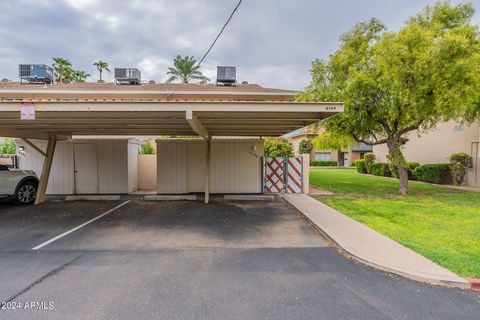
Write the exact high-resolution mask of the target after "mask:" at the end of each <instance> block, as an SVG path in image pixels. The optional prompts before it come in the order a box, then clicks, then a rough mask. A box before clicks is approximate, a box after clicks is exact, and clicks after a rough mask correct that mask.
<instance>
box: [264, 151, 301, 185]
mask: <svg viewBox="0 0 480 320" xmlns="http://www.w3.org/2000/svg"><path fill="white" fill-rule="evenodd" d="M264 180H265V182H264V185H265V188H264V189H265V192H268V193H279V192H285V193H302V192H303V157H302V156H297V157H292V158H283V157H271V158H270V157H268V158H265V177H264Z"/></svg>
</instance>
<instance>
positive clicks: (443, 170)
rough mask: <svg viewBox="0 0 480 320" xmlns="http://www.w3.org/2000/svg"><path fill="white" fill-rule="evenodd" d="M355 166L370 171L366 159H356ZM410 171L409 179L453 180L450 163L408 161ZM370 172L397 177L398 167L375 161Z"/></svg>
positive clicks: (437, 181) (407, 167)
mask: <svg viewBox="0 0 480 320" xmlns="http://www.w3.org/2000/svg"><path fill="white" fill-rule="evenodd" d="M355 167H356V168H357V172H359V173H368V172H367V167H366V165H365V160H363V159H362V160H357V161H355ZM405 168H406V169H407V171H408V179H409V180H419V181H424V182H429V183H436V184H449V183H451V181H452V178H451V173H450V168H449V165H448V163H433V164H424V165H420V164H419V163H418V162H408V163H407V164H406V165H405ZM370 174H373V175H376V176H383V177H391V176H394V177H397V178H398V168H397V167H396V166H391V165H390V164H388V163H384V162H377V163H373V164H372V165H371V168H370Z"/></svg>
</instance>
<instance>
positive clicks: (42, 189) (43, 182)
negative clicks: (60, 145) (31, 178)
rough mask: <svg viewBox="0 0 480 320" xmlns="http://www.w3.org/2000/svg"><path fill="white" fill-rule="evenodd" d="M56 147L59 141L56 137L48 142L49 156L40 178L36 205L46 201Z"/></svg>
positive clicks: (44, 161) (44, 163)
mask: <svg viewBox="0 0 480 320" xmlns="http://www.w3.org/2000/svg"><path fill="white" fill-rule="evenodd" d="M56 145H57V140H55V137H53V138H52V139H50V140H48V144H47V154H46V157H45V159H44V160H43V168H42V175H41V176H40V183H39V184H38V189H37V196H36V198H35V205H37V204H40V203H42V202H44V201H45V193H46V192H47V185H48V178H49V177H50V169H51V168H52V162H53V156H54V154H55V146H56Z"/></svg>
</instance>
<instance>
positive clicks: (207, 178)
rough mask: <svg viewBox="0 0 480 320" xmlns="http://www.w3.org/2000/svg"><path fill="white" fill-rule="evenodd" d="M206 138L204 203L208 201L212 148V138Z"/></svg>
mask: <svg viewBox="0 0 480 320" xmlns="http://www.w3.org/2000/svg"><path fill="white" fill-rule="evenodd" d="M206 140H207V161H206V164H205V203H208V202H209V201H210V153H211V149H212V139H210V138H209V139H206Z"/></svg>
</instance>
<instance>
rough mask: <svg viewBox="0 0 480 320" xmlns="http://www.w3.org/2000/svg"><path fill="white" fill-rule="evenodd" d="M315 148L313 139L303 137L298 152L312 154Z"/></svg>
mask: <svg viewBox="0 0 480 320" xmlns="http://www.w3.org/2000/svg"><path fill="white" fill-rule="evenodd" d="M312 150H313V144H312V141H310V140H306V139H303V140H302V141H300V144H299V145H298V154H310V152H312Z"/></svg>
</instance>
